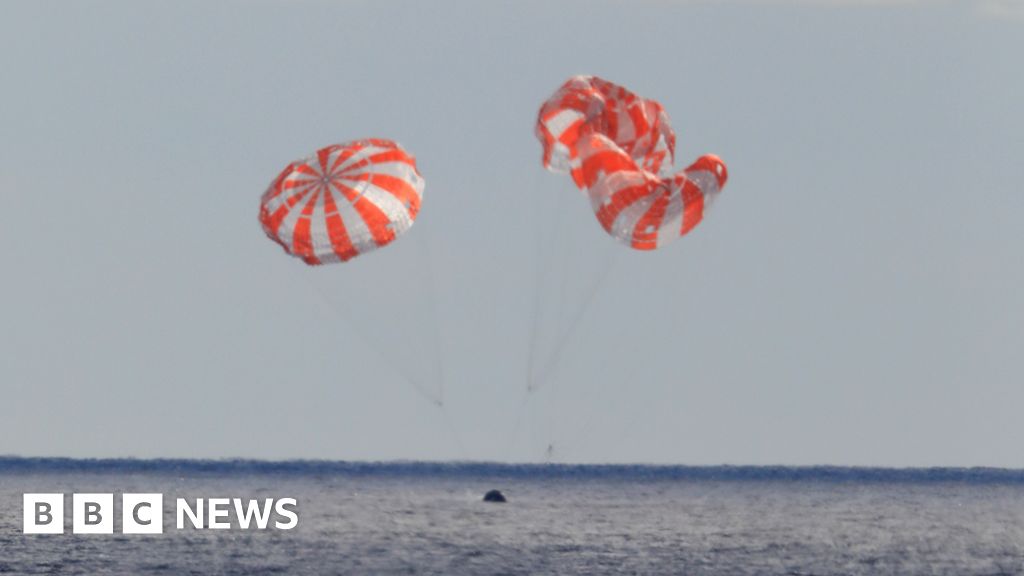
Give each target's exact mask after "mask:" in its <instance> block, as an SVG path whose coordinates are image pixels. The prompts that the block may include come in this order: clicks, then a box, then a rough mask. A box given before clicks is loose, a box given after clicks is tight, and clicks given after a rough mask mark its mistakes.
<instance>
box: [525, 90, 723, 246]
mask: <svg viewBox="0 0 1024 576" xmlns="http://www.w3.org/2000/svg"><path fill="white" fill-rule="evenodd" d="M536 134H537V138H538V139H539V140H540V141H541V144H542V145H543V146H544V159H543V161H544V166H545V167H546V168H548V169H549V170H552V171H554V172H569V173H570V174H571V175H572V178H573V181H574V182H575V183H576V185H577V186H578V187H579V188H580V190H582V191H583V192H585V193H586V194H587V196H588V197H589V198H590V204H591V208H592V209H593V211H594V215H595V216H596V217H597V220H598V222H600V224H601V226H602V227H603V228H604V229H605V231H607V232H608V234H610V235H611V236H612V237H613V238H615V239H616V240H618V241H619V242H622V243H623V244H626V245H627V246H630V247H631V248H635V249H637V250H653V249H655V248H657V247H659V246H661V245H663V244H665V243H667V242H669V241H671V240H673V239H675V238H678V237H679V236H682V235H684V234H686V233H687V232H689V231H690V230H692V229H693V228H694V226H696V225H697V224H698V223H699V222H700V221H701V219H702V218H703V217H704V212H705V210H706V209H707V207H708V206H709V205H710V203H711V201H712V200H713V199H714V198H715V197H716V196H717V195H718V194H719V192H721V190H722V188H723V187H724V186H725V182H726V180H727V179H728V171H727V170H726V166H725V163H724V162H722V160H721V159H720V158H719V157H717V156H715V155H713V154H708V155H705V156H701V157H700V158H698V159H697V161H696V162H694V163H693V164H692V165H690V167H688V168H686V169H685V170H682V171H680V172H677V173H675V174H673V170H674V169H673V168H672V164H673V162H674V155H675V133H674V132H673V131H672V127H671V126H670V124H669V118H668V114H666V113H665V111H664V109H663V108H662V107H661V104H659V103H657V102H655V101H654V100H647V99H644V98H641V97H639V96H637V95H636V94H633V93H632V92H630V91H629V90H626V89H625V88H623V87H621V86H618V85H615V84H612V83H611V82H608V81H606V80H602V79H600V78H597V77H596V76H576V77H574V78H570V79H569V80H568V81H567V82H566V83H565V84H563V85H562V87H561V88H559V89H558V90H557V91H556V92H555V93H554V95H552V97H551V98H549V99H548V100H547V101H546V102H545V103H544V104H543V105H542V106H541V109H540V112H539V114H538V116H537V128H536Z"/></svg>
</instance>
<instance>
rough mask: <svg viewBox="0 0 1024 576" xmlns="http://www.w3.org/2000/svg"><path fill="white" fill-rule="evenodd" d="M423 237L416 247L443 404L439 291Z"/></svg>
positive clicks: (428, 249) (429, 252) (428, 244)
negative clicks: (424, 288) (422, 277)
mask: <svg viewBox="0 0 1024 576" xmlns="http://www.w3.org/2000/svg"><path fill="white" fill-rule="evenodd" d="M420 235H421V236H422V238H421V239H420V241H419V242H416V243H415V244H416V249H417V250H419V251H420V253H421V257H420V258H417V260H418V261H419V263H420V267H421V271H422V273H423V276H424V279H423V283H424V284H426V292H427V315H428V316H429V320H428V321H429V322H430V324H431V328H433V333H434V338H432V339H431V340H432V341H433V342H432V344H433V346H432V347H433V356H434V360H435V364H434V369H435V372H436V374H435V376H436V377H437V387H438V396H439V401H440V402H441V404H442V405H443V404H444V398H445V395H444V392H445V369H444V347H443V345H442V338H443V334H442V331H441V318H440V315H439V314H438V312H437V298H438V294H439V291H438V289H437V286H436V284H435V282H434V261H433V259H432V258H431V251H430V241H429V235H426V234H420Z"/></svg>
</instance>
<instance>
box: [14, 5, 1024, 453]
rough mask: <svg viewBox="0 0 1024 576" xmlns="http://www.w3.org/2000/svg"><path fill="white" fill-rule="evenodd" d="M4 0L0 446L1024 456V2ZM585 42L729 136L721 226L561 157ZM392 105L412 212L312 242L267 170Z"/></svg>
mask: <svg viewBox="0 0 1024 576" xmlns="http://www.w3.org/2000/svg"><path fill="white" fill-rule="evenodd" d="M2 5H3V12H4V17H3V18H2V19H0V71H2V76H0V82H2V88H3V97H2V102H3V105H2V106H0V191H2V194H3V204H4V208H5V215H6V216H5V218H4V224H3V226H2V228H0V229H2V235H3V242H2V243H0V262H2V264H0V266H2V268H0V274H2V277H3V279H4V281H3V298H2V299H0V302H2V303H0V321H2V326H3V329H2V330H0V339H2V340H0V350H2V352H0V366H2V368H3V369H2V375H0V413H2V415H3V418H2V419H0V454H22V455H40V456H41V455H62V456H80V457H93V456H95V457H100V456H140V457H149V456H165V457H233V456H242V457H260V458H332V459H373V460H377V459H394V458H414V459H452V458H458V459H486V460H512V461H519V460H543V459H545V458H547V457H548V456H547V455H546V452H547V450H548V447H549V446H550V447H551V454H550V457H551V458H552V459H554V460H564V461H586V462H665V463H687V464H715V463H733V464H767V463H781V464H851V465H885V466H920V465H991V466H1010V467H1021V466H1024V451H1022V449H1021V439H1022V438H1024V418H1022V416H1021V415H1022V413H1024V412H1022V409H1024V256H1022V253H1024V249H1022V247H1024V225H1022V218H1024V194H1022V185H1021V183H1022V182H1024V104H1022V103H1024V74H1022V73H1021V70H1022V68H1021V57H1022V55H1024V4H1022V3H1020V2H1014V1H1011V0H1004V1H1001V2H978V3H973V2H924V1H922V2H898V3H895V2H894V3H887V2H883V1H876V2H863V3H862V2H856V1H845V2H815V1H812V0H805V1H794V2H788V1H785V0H779V1H774V2H769V1H753V0H751V1H749V2H743V1H737V2H723V3H712V2H684V1H672V0H645V1H637V2H627V1H624V0H623V1H600V0H588V1H575V2H549V1H541V0H536V1H523V2H511V1H510V2H497V1H494V2H487V1H481V2H473V1H469V0H465V1H462V2H455V1H447V0H440V1H436V2H416V1H412V0H409V1H405V2H385V1H345V2H342V1H335V2H327V1H320V2H283V1H269V0H267V1H258V0H257V1H245V2H243V1H230V2H229V1H221V2H207V1H203V2H129V1H124V2H120V1H119V2H113V1H111V2H36V1H16V2H12V1H11V0H5V1H3V2H2ZM580 73H586V74H597V75H599V76H602V77H604V78H607V79H609V80H612V81H614V82H618V83H621V84H623V85H626V86H628V87H630V88H632V89H633V90H635V91H636V92H638V93H639V94H641V95H644V96H646V97H650V98H654V99H657V100H659V101H660V102H661V103H662V104H663V105H664V106H665V108H666V109H667V110H668V112H669V114H670V115H671V117H672V121H673V126H674V128H675V130H676V132H677V136H678V147H677V160H676V163H677V166H679V167H683V166H686V165H687V164H688V163H689V162H690V161H691V160H692V159H694V158H696V157H697V156H699V155H701V154H704V153H708V152H713V153H716V154H719V155H720V156H722V157H723V159H724V160H725V161H726V162H727V163H728V166H729V169H730V180H729V183H728V185H727V186H726V188H725V191H724V192H723V194H722V197H721V198H720V199H719V201H718V202H717V203H716V204H715V206H714V209H713V212H712V214H711V215H710V217H709V218H708V219H707V220H706V221H705V222H704V223H703V224H701V226H700V227H698V229H697V230H696V231H695V232H694V233H693V234H691V235H690V236H687V237H686V238H683V239H681V240H678V241H676V242H674V243H672V244H669V245H668V246H666V247H665V248H663V249H661V250H659V251H657V252H654V253H639V252H632V251H630V250H628V249H625V248H622V247H620V246H618V245H616V244H615V243H614V242H612V241H611V240H610V239H609V238H608V237H607V236H606V235H605V234H604V233H603V231H602V230H601V229H600V227H599V226H598V225H597V223H596V220H595V219H594V217H593V215H592V214H591V212H590V209H589V207H588V206H587V203H586V200H585V199H584V198H583V197H581V196H580V195H579V193H578V192H576V190H575V188H574V187H573V186H572V184H571V183H570V181H569V180H568V179H567V178H566V177H564V176H560V175H555V174H550V173H547V172H545V171H544V170H543V169H542V167H541V165H540V146H539V144H538V142H537V141H536V140H535V138H534V137H533V123H534V120H535V115H536V111H537V109H538V107H539V105H540V103H541V102H542V101H543V100H544V99H545V98H546V97H547V96H548V95H550V94H551V92H552V91H554V90H555V89H556V88H557V87H558V86H559V85H560V84H561V83H562V82H563V81H564V80H565V79H566V78H568V77H569V76H571V75H573V74H580ZM366 136H377V137H385V138H392V139H395V140H397V141H399V142H401V143H402V144H403V145H404V146H405V147H406V148H407V149H408V150H409V151H411V152H412V153H414V154H415V155H416V157H417V160H418V163H419V167H420V171H421V173H422V174H423V176H424V177H425V179H426V182H427V184H426V192H425V203H424V207H423V211H422V213H421V216H420V218H419V220H418V221H417V224H416V226H415V227H414V228H413V229H412V230H411V231H410V233H409V234H408V235H406V236H405V237H403V238H402V239H400V240H399V241H398V242H397V243H396V244H394V245H392V246H390V247H388V248H387V249H385V250H381V251H379V252H376V253H374V254H371V255H368V256H366V257H364V258H361V259H358V260H355V261H353V262H352V263H349V264H345V265H341V266H332V267H323V268H317V269H313V268H307V267H306V266H305V265H303V264H302V263H301V262H299V261H298V260H296V259H293V258H290V257H287V256H286V255H285V254H284V253H283V252H282V251H281V250H280V249H279V248H278V247H277V246H276V245H275V244H273V243H272V242H270V241H269V240H267V239H266V237H265V236H264V235H263V232H262V231H261V229H260V227H259V225H258V223H257V220H256V216H257V209H258V201H259V196H260V194H261V193H262V192H263V190H264V189H265V188H266V186H267V185H268V183H269V182H270V180H271V179H272V178H273V177H274V176H275V175H276V174H277V173H278V171H280V170H281V169H282V168H283V167H284V166H285V165H286V164H287V163H288V162H290V161H292V160H294V159H297V158H299V157H302V156H305V155H307V154H309V153H311V152H313V151H314V150H316V149H317V148H319V147H322V146H324V145H327V144H330V143H335V142H343V141H347V140H352V139H356V138H362V137H366ZM594 287H596V292H595V291H594ZM538 288H539V290H538ZM591 292H593V298H591V299H588V298H587V296H588V294H590V293H591ZM538 295H539V296H538ZM575 317H578V318H579V322H578V325H577V326H576V328H575V330H573V331H571V333H569V334H568V338H567V339H565V343H564V345H559V344H558V341H559V334H561V333H564V332H566V331H567V330H568V326H571V325H573V318H575ZM531 351H532V352H531ZM531 357H532V358H533V360H532V362H533V365H534V366H542V368H537V369H536V370H535V371H536V372H538V374H539V375H538V377H537V378H536V379H535V384H536V390H534V391H533V392H528V391H527V382H528V376H527V375H528V373H529V366H530V365H531ZM545 358H555V360H554V361H548V360H545ZM442 387H443V396H444V405H443V406H442V407H437V406H435V405H433V404H431V403H430V402H429V401H428V400H427V399H426V397H427V396H431V395H440V394H441V389H442ZM418 389H419V391H420V392H422V393H418Z"/></svg>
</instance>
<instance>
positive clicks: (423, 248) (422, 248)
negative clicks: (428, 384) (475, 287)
mask: <svg viewBox="0 0 1024 576" xmlns="http://www.w3.org/2000/svg"><path fill="white" fill-rule="evenodd" d="M421 232H422V231H421ZM420 235H421V236H422V238H420V241H419V242H416V243H415V244H416V247H417V248H416V249H417V250H418V251H419V252H420V258H417V260H418V261H419V263H420V264H419V266H420V269H421V270H420V271H421V272H422V274H421V279H422V281H423V283H424V284H426V287H425V289H424V290H423V292H424V293H426V294H427V297H428V300H429V301H428V302H427V305H426V308H427V315H428V320H427V321H428V322H430V324H431V327H432V328H433V330H432V332H433V336H434V337H433V338H431V340H433V343H432V346H431V347H432V349H433V350H432V352H433V354H432V355H433V356H434V358H435V362H434V375H435V376H436V378H437V386H438V399H437V403H436V406H437V407H438V408H439V409H440V412H441V414H440V416H441V421H442V422H443V423H444V425H445V428H446V429H447V430H448V434H449V435H450V436H451V438H452V440H453V441H454V442H455V445H456V447H457V448H458V451H459V454H460V456H461V457H462V458H468V457H469V452H468V451H467V450H466V444H465V443H464V442H463V441H462V435H461V434H459V430H458V428H457V427H456V426H455V425H454V424H453V423H452V419H451V414H449V413H448V410H447V409H446V408H445V404H444V401H445V369H444V346H443V345H442V341H441V340H442V338H443V331H442V330H441V321H440V320H441V315H440V314H438V306H437V298H438V294H439V290H438V289H437V286H436V284H435V283H434V260H433V258H432V253H431V249H430V240H429V238H430V236H429V234H420Z"/></svg>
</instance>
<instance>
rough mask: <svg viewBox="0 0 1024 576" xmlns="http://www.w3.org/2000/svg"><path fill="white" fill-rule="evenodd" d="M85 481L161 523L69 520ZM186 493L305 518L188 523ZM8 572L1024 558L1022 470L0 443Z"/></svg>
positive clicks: (866, 563)
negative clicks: (37, 527)
mask: <svg viewBox="0 0 1024 576" xmlns="http://www.w3.org/2000/svg"><path fill="white" fill-rule="evenodd" d="M491 488H498V489H500V490H502V491H503V492H504V493H505V495H506V496H507V497H508V500H509V502H508V503H507V504H489V503H484V502H482V501H481V497H482V495H483V494H484V492H486V491H487V490H489V489H491ZM26 492H60V493H64V494H67V495H68V496H67V498H66V500H65V502H66V503H65V507H66V508H68V511H67V513H66V516H67V517H68V528H67V531H66V532H67V533H65V534H63V535H26V534H23V533H22V494H24V493H26ZM74 492H79V493H83V492H98V493H113V494H115V501H118V500H119V498H120V494H121V493H125V492H129V493H132V492H141V493H154V492H156V493H162V494H164V508H165V533H164V534H161V535H147V536H140V535H126V534H120V533H117V532H115V534H113V535H75V534H71V533H70V532H71V530H70V501H71V497H70V494H71V493H74ZM178 497H181V498H188V499H191V500H194V499H195V498H210V497H229V498H230V497H239V498H244V499H249V498H266V497H272V498H281V497H293V498H296V499H297V500H298V508H297V509H298V512H299V524H298V526H297V527H296V528H295V529H294V530H286V531H283V530H273V529H269V530H253V529H250V530H241V529H232V530H196V529H193V528H186V529H184V530H177V529H176V528H175V526H174V522H175V516H174V501H175V498H178ZM118 526H119V525H118ZM0 574H175V575H180V574H318V575H319V574H453V575H457V574H695V575H701V574H723V575H726V574H728V575H744V574H792V575H797V574H872V575H875V574H901V575H902V574H929V575H931V574H950V575H954V574H955V575H965V574H978V575H993V574H1024V471H1018V470H1001V469H948V468H946V469H909V470H893V469H865V468H834V467H811V468H787V467H677V466H671V467H669V466H576V465H501V464H482V463H345V462H284V463H278V462H258V461H215V462H211V461H184V460H160V461H135V460H89V461H83V460H65V459H23V458H0Z"/></svg>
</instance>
